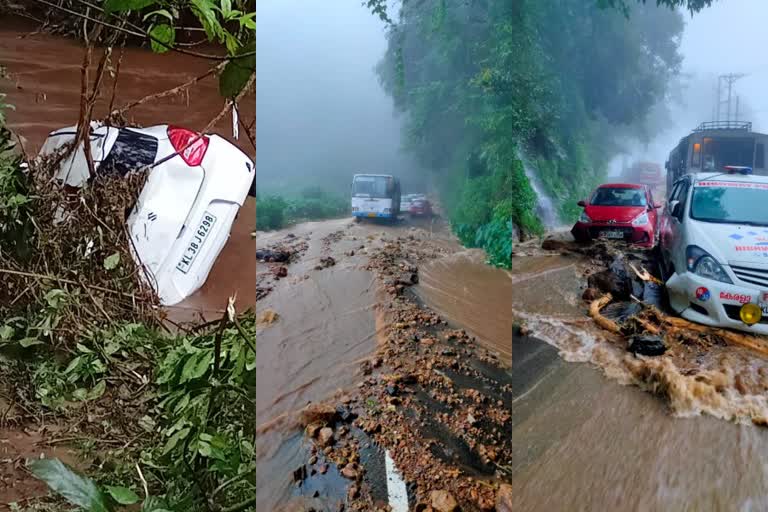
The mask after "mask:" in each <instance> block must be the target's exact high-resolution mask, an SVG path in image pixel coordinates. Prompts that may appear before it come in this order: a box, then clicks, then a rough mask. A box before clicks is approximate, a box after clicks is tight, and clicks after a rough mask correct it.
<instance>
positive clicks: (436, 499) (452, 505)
mask: <svg viewBox="0 0 768 512" xmlns="http://www.w3.org/2000/svg"><path fill="white" fill-rule="evenodd" d="M429 500H430V502H431V503H432V508H433V509H435V510H436V511H437V512H456V511H457V510H458V508H459V504H458V503H456V499H455V498H454V497H453V495H452V494H451V493H449V492H448V491H432V492H431V493H430V495H429Z"/></svg>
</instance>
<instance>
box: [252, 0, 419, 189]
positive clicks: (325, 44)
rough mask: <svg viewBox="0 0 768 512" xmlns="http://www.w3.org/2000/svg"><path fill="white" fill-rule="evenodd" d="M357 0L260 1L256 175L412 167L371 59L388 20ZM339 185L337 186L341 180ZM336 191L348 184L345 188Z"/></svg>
mask: <svg viewBox="0 0 768 512" xmlns="http://www.w3.org/2000/svg"><path fill="white" fill-rule="evenodd" d="M360 4H361V2H360V1H359V0H333V1H327V0H259V4H258V15H257V31H256V34H257V41H256V44H257V46H256V51H257V56H256V58H257V61H256V62H257V73H256V90H257V95H256V112H257V114H256V138H257V147H258V151H257V160H256V164H257V183H258V185H259V187H260V188H261V189H262V190H265V191H269V189H273V190H274V189H278V190H279V191H280V192H285V187H286V186H287V185H288V184H293V183H295V182H296V180H295V179H294V178H293V177H296V176H300V177H302V179H303V178H304V177H306V179H307V184H322V183H326V184H327V183H328V182H329V180H331V182H332V183H333V184H334V186H339V187H341V186H346V184H347V183H349V181H350V180H351V176H352V174H354V173H356V172H381V173H388V174H389V173H391V174H396V175H400V176H401V177H402V176H403V175H405V174H408V173H411V172H412V171H413V164H412V163H411V159H409V158H408V157H407V156H405V155H403V154H402V152H401V150H400V148H401V137H400V122H399V121H398V120H397V119H395V117H394V110H393V106H392V100H391V99H390V98H389V97H388V96H387V95H386V94H385V93H384V92H383V90H382V89H381V87H380V85H379V82H378V78H377V76H376V74H375V71H374V66H375V65H376V64H377V63H378V62H379V60H380V59H381V57H382V56H383V55H384V51H385V50H386V39H385V32H384V29H385V27H384V24H383V23H382V22H381V21H380V20H379V19H378V18H377V17H375V16H373V15H372V14H370V12H369V11H368V10H367V9H366V8H364V7H362V6H361V5H360ZM337 184H338V185H337ZM340 192H343V193H347V192H348V190H347V189H346V188H344V189H343V190H341V191H340Z"/></svg>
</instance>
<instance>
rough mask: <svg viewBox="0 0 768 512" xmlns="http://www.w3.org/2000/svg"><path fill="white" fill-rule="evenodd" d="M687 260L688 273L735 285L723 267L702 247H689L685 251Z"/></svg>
mask: <svg viewBox="0 0 768 512" xmlns="http://www.w3.org/2000/svg"><path fill="white" fill-rule="evenodd" d="M685 259H686V265H687V267H688V272H693V273H694V274H696V275H697V276H701V277H705V278H707V279H712V280H714V281H720V282H721V283H728V284H733V281H731V278H730V277H728V274H726V273H725V270H724V269H723V266H722V265H720V264H719V263H718V262H717V261H715V258H713V257H712V256H711V255H710V254H709V253H708V252H707V251H705V250H704V249H702V248H701V247H697V246H695V245H689V246H688V247H687V248H686V249H685Z"/></svg>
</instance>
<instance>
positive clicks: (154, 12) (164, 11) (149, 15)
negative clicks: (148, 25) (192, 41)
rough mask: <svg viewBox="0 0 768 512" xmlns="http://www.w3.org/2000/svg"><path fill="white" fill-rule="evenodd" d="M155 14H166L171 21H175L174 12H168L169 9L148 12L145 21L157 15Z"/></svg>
mask: <svg viewBox="0 0 768 512" xmlns="http://www.w3.org/2000/svg"><path fill="white" fill-rule="evenodd" d="M155 15H158V16H165V17H166V18H168V19H169V20H170V22H171V23H173V14H171V13H170V12H168V10H167V9H158V10H156V11H152V12H150V13H148V14H147V15H145V16H144V21H147V18H149V17H151V16H155Z"/></svg>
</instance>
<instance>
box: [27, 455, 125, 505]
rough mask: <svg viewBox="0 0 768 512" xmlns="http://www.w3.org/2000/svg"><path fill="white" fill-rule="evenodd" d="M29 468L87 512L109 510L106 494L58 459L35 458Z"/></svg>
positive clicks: (88, 479)
mask: <svg viewBox="0 0 768 512" xmlns="http://www.w3.org/2000/svg"><path fill="white" fill-rule="evenodd" d="M29 469H30V470H31V471H32V474H34V475H35V476H36V477H37V478H39V479H40V480H42V481H43V482H45V483H46V484H48V487H50V488H51V489H52V490H53V491H55V492H57V493H58V494H59V495H61V496H62V497H63V498H65V499H66V500H67V501H68V502H69V503H71V504H73V505H77V506H78V507H82V508H84V509H86V510H88V512H111V511H110V507H109V505H108V504H107V499H106V496H104V494H103V493H102V492H101V491H100V490H99V489H98V487H96V484H95V483H94V482H93V480H91V479H90V478H88V477H83V476H80V475H78V474H77V473H75V472H74V471H73V470H72V469H71V468H69V467H68V466H67V465H65V464H64V463H62V462H61V461H60V460H59V459H42V460H36V461H34V462H32V463H31V464H30V465H29Z"/></svg>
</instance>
